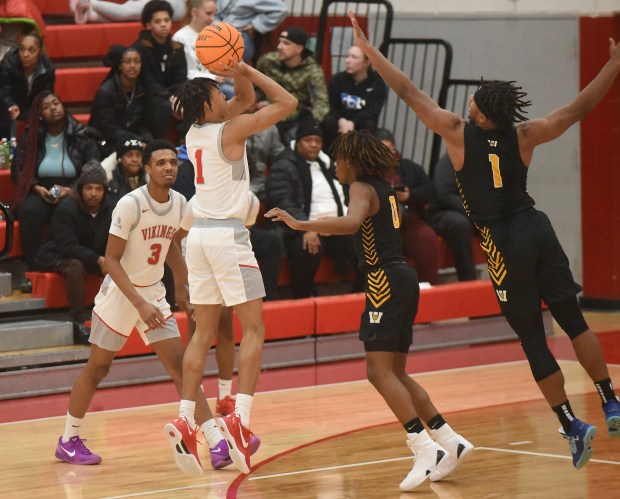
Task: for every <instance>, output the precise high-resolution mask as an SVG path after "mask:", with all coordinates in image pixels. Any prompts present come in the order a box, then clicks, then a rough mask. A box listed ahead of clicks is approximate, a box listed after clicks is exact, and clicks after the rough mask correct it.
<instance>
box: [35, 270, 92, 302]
mask: <svg viewBox="0 0 620 499" xmlns="http://www.w3.org/2000/svg"><path fill="white" fill-rule="evenodd" d="M26 277H27V278H28V279H30V282H32V296H33V297H35V298H43V299H44V301H45V307H46V308H66V307H68V306H69V303H68V302H67V297H66V293H65V280H64V279H63V277H62V275H60V274H58V273H56V272H26ZM102 281H103V279H102V278H101V277H98V276H96V275H91V274H87V275H86V287H85V289H84V305H86V306H89V305H92V304H93V303H94V301H95V296H96V295H97V292H98V291H99V287H100V286H101V282H102Z"/></svg>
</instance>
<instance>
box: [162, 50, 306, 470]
mask: <svg viewBox="0 0 620 499" xmlns="http://www.w3.org/2000/svg"><path fill="white" fill-rule="evenodd" d="M231 64H232V65H231V66H224V65H223V64H222V69H221V70H213V71H212V72H213V73H214V74H218V75H220V76H223V77H225V78H231V77H233V78H234V89H235V97H234V98H233V99H231V100H229V101H226V100H225V98H224V95H223V94H222V92H221V91H220V89H219V86H218V84H217V83H216V82H215V81H213V80H209V79H206V78H195V79H193V80H190V81H187V82H186V83H185V84H184V85H183V87H182V88H181V89H180V90H179V91H178V92H177V93H176V95H175V98H176V103H175V112H176V113H177V114H178V115H182V116H183V117H184V119H185V120H187V121H189V122H191V123H193V124H192V126H191V127H190V130H189V132H188V133H187V137H186V140H185V143H186V145H187V153H188V156H189V159H190V160H191V161H192V163H193V165H194V171H195V177H194V181H195V184H196V202H195V205H194V210H193V212H194V216H195V220H194V224H193V226H192V228H191V230H190V231H189V235H188V238H187V250H186V259H187V266H188V269H189V286H190V296H191V300H192V305H193V306H194V308H195V310H196V332H195V333H194V335H193V336H192V339H191V341H190V343H189V345H188V346H187V350H186V352H185V356H184V358H183V390H182V393H181V408H180V412H179V417H178V418H177V419H175V420H174V421H173V422H171V423H169V424H168V425H166V432H167V433H169V432H170V431H176V432H178V435H180V437H181V439H182V443H183V444H185V445H177V446H174V447H173V449H175V450H176V451H177V452H184V450H185V449H190V448H195V433H196V432H195V430H194V429H195V420H194V411H195V406H196V398H195V397H196V393H197V391H196V390H197V388H198V386H199V385H200V383H201V381H202V370H203V366H204V362H205V358H206V355H207V352H208V351H209V349H210V348H211V345H212V344H213V340H214V338H215V336H216V334H217V326H218V321H219V317H220V312H221V307H222V305H227V306H231V307H233V308H234V309H235V312H236V313H237V317H238V318H239V321H240V322H241V327H242V330H243V339H242V341H241V346H240V349H239V376H238V380H239V382H238V394H237V399H236V402H235V412H233V413H232V414H230V415H228V416H226V417H224V418H221V419H219V420H218V426H219V428H220V430H221V431H222V433H223V434H224V437H225V438H226V440H227V442H228V446H229V448H230V456H231V459H232V460H233V463H234V464H235V466H236V467H237V468H239V470H240V471H241V472H243V473H249V472H250V454H251V438H252V436H253V435H252V433H251V432H250V429H249V424H250V409H251V406H252V400H253V396H254V391H255V389H256V382H257V380H258V375H259V373H260V369H261V361H262V351H263V340H264V334H265V333H264V326H263V320H262V298H263V296H265V291H264V288H263V280H262V276H261V274H260V270H259V268H258V264H257V262H256V258H255V257H254V253H253V251H252V246H251V244H250V242H249V233H248V230H247V229H246V228H245V226H244V223H243V222H244V219H245V215H246V213H247V211H248V196H247V192H248V190H249V182H250V179H249V173H248V165H247V158H246V154H245V149H246V146H245V142H246V139H247V138H248V137H249V136H250V135H253V134H255V133H258V132H260V131H262V130H264V129H266V128H268V127H270V126H272V125H274V124H276V123H277V122H278V121H280V120H281V119H282V118H284V117H285V116H287V115H289V114H290V113H291V112H293V111H294V110H295V108H296V107H297V100H296V99H295V98H294V97H293V96H292V95H291V94H289V93H288V92H287V91H286V90H284V89H283V88H282V87H281V86H280V85H278V84H277V83H276V82H274V81H273V80H271V79H270V78H268V77H267V76H265V75H263V74H262V73H260V72H259V71H257V70H256V69H254V68H252V67H250V66H248V65H246V64H245V63H234V62H232V60H231ZM253 85H256V86H257V87H259V88H260V89H261V90H262V91H263V92H264V93H265V94H266V95H267V98H268V99H269V101H270V104H269V105H267V106H265V107H263V108H262V109H260V110H259V111H257V112H256V113H254V114H244V113H245V111H246V110H247V109H248V108H249V107H250V106H252V105H253V104H254V98H255V95H254V89H253ZM173 429H174V430H173ZM192 457H193V458H194V459H195V460H198V456H197V455H193V456H192V455H191V454H187V453H184V455H183V458H184V459H185V458H187V459H191V458H192Z"/></svg>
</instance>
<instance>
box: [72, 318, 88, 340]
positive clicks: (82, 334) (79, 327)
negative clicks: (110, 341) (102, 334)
mask: <svg viewBox="0 0 620 499" xmlns="http://www.w3.org/2000/svg"><path fill="white" fill-rule="evenodd" d="M89 337H90V328H89V327H87V326H86V325H85V324H84V323H83V322H77V321H76V322H74V323H73V343H74V344H75V345H90V342H89V341H88V338H89Z"/></svg>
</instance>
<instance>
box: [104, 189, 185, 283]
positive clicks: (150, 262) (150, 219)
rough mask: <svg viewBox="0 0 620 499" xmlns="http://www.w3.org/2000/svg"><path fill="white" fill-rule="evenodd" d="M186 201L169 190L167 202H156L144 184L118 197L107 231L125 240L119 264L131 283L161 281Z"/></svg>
mask: <svg viewBox="0 0 620 499" xmlns="http://www.w3.org/2000/svg"><path fill="white" fill-rule="evenodd" d="M186 203H187V202H186V201H185V197H183V196H182V195H181V194H179V193H178V192H176V191H174V190H172V189H170V199H169V200H168V202H166V203H158V202H157V201H155V200H154V199H153V198H152V197H151V196H150V195H149V193H148V190H147V186H146V185H143V186H142V187H140V188H138V189H136V190H135V191H133V192H130V193H129V194H126V195H125V196H123V197H122V198H121V199H120V200H119V202H118V204H117V205H116V208H115V209H114V212H113V213H112V225H111V226H110V234H113V235H115V236H118V237H120V238H121V239H125V240H126V241H127V245H126V246H125V252H124V253H123V256H122V257H121V265H122V266H123V269H125V272H126V273H127V275H128V276H129V280H130V281H131V282H132V284H134V285H135V286H150V285H152V284H155V283H156V282H158V281H159V280H161V278H162V276H163V275H164V261H165V259H166V255H167V254H168V248H169V247H170V242H171V241H172V238H173V237H174V234H175V233H176V231H177V230H178V229H179V226H180V224H181V219H182V218H183V210H184V209H185V205H186Z"/></svg>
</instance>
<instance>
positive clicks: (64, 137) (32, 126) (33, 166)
mask: <svg viewBox="0 0 620 499" xmlns="http://www.w3.org/2000/svg"><path fill="white" fill-rule="evenodd" d="M30 117H31V119H30V122H29V123H28V125H27V126H26V130H25V132H24V135H23V137H22V138H21V140H20V142H19V144H18V147H17V151H16V153H15V157H14V158H13V161H12V162H11V178H12V180H13V183H14V184H16V185H17V189H16V193H15V199H14V200H13V203H12V206H13V207H14V209H15V210H16V211H17V218H18V219H19V222H20V236H21V242H22V247H23V249H24V257H25V260H26V265H27V266H28V269H30V270H34V269H36V264H35V261H34V256H35V254H36V252H37V251H38V249H39V247H40V246H41V239H42V235H43V229H44V228H45V226H46V225H47V223H48V222H49V221H50V219H51V218H52V215H53V213H54V210H55V209H56V206H58V202H59V201H60V200H61V199H62V198H64V197H65V196H67V195H68V194H69V193H70V192H71V189H72V187H73V185H74V184H75V181H76V179H77V178H78V177H79V176H80V173H81V171H82V165H84V164H85V163H86V162H87V161H89V160H91V159H99V151H98V150H97V143H96V142H95V139H94V138H93V137H92V136H91V135H90V133H89V130H88V128H87V127H86V126H84V125H83V124H81V123H80V122H78V121H77V120H76V119H75V118H74V117H73V116H71V114H69V113H66V112H65V108H64V106H63V104H62V102H61V101H60V99H59V98H58V97H57V96H56V95H54V94H53V93H51V92H49V91H47V90H44V91H43V92H41V93H40V94H39V95H38V96H37V97H36V98H35V99H34V102H33V103H32V108H31V110H30Z"/></svg>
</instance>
